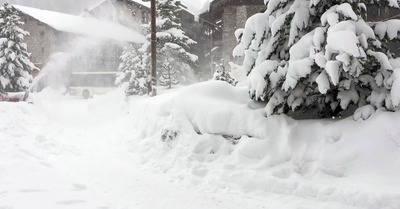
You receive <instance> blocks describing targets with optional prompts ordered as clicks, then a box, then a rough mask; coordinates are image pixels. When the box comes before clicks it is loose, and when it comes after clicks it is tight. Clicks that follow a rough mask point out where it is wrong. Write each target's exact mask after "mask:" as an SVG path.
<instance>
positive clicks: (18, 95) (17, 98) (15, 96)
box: [0, 92, 29, 102]
mask: <svg viewBox="0 0 400 209" xmlns="http://www.w3.org/2000/svg"><path fill="white" fill-rule="evenodd" d="M28 97H29V92H9V93H5V94H2V93H0V102H24V101H26V100H27V99H28Z"/></svg>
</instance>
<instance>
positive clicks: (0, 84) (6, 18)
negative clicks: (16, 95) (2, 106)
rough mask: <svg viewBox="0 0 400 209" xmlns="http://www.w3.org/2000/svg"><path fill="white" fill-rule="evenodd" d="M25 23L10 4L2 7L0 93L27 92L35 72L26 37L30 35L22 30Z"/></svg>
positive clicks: (0, 17) (0, 26)
mask: <svg viewBox="0 0 400 209" xmlns="http://www.w3.org/2000/svg"><path fill="white" fill-rule="evenodd" d="M23 24H24V23H23V22H22V21H21V18H20V17H19V14H18V11H17V10H16V9H14V8H13V7H12V6H11V5H10V4H9V3H7V2H6V3H4V4H3V5H2V6H1V7H0V93H4V92H18V91H27V90H28V88H29V87H30V85H31V83H32V80H33V78H32V75H31V73H32V72H33V70H39V69H38V68H36V67H35V66H34V64H33V63H32V62H31V61H30V59H29V56H30V54H29V53H28V50H27V45H26V43H24V42H23V41H24V37H25V36H28V35H29V33H28V32H27V31H24V30H23V29H21V28H20V26H21V25H23Z"/></svg>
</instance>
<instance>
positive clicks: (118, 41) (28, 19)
mask: <svg viewBox="0 0 400 209" xmlns="http://www.w3.org/2000/svg"><path fill="white" fill-rule="evenodd" d="M13 6H14V8H15V9H16V10H17V11H19V15H20V17H21V20H22V21H23V22H24V25H22V26H21V28H22V29H24V30H25V31H28V32H29V33H30V35H29V36H25V39H24V41H25V42H26V43H27V46H28V52H29V53H30V54H31V57H30V59H31V61H32V62H33V63H34V64H35V66H36V67H38V68H39V69H42V71H47V72H44V73H51V72H50V71H58V72H57V73H59V74H60V75H58V77H69V74H70V73H71V72H77V71H117V69H118V65H119V63H120V60H119V57H120V55H121V53H122V50H123V47H124V46H125V45H126V44H127V43H142V42H144V40H145V38H144V36H143V35H141V34H140V33H138V32H136V31H134V30H132V29H129V28H127V27H123V26H121V25H118V24H114V23H109V22H104V21H99V20H95V19H93V18H85V17H80V16H74V15H69V14H62V13H57V12H52V11H47V10H40V9H36V8H30V7H24V6H18V5H13ZM65 23H68V24H65ZM118 31H119V32H118ZM118 33H120V35H118ZM60 55H62V56H60ZM46 67H47V68H46ZM56 68H57V69H56ZM61 68H63V69H61ZM38 73H39V72H34V73H33V74H34V76H37V74H38ZM43 85H45V83H41V86H39V87H38V89H42V88H43Z"/></svg>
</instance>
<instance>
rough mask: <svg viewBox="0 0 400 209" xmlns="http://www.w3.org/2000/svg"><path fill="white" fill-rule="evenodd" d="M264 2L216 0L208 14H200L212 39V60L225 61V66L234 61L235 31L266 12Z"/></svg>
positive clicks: (259, 0)
mask: <svg viewBox="0 0 400 209" xmlns="http://www.w3.org/2000/svg"><path fill="white" fill-rule="evenodd" d="M266 8H267V7H266V5H265V4H264V0H214V1H212V2H211V4H210V8H209V10H208V11H207V12H205V13H202V14H200V18H199V21H200V22H201V23H202V24H203V25H204V28H205V33H206V35H208V36H209V38H210V45H209V48H210V51H211V55H210V56H213V57H212V60H219V59H224V62H225V66H228V63H229V62H230V61H233V60H234V58H233V56H232V51H233V49H234V48H235V47H236V45H237V40H236V37H235V31H236V30H237V29H239V28H244V26H245V24H246V21H247V19H248V18H249V17H251V16H252V15H254V14H256V13H259V12H264V11H265V10H266Z"/></svg>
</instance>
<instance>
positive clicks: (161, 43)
mask: <svg viewBox="0 0 400 209" xmlns="http://www.w3.org/2000/svg"><path fill="white" fill-rule="evenodd" d="M156 8H157V20H156V22H157V70H158V80H159V84H160V85H162V86H169V87H170V88H171V85H175V84H178V83H179V82H180V81H184V80H185V79H187V75H188V74H191V73H190V71H192V70H193V68H194V67H195V66H196V62H197V60H198V57H197V56H196V55H194V54H192V53H190V52H189V51H190V48H191V47H193V45H195V44H196V42H195V41H194V40H192V39H190V38H189V37H188V36H186V35H185V32H184V31H183V30H182V26H181V23H180V18H179V12H180V11H181V7H180V2H178V1H175V0H165V1H157V5H156ZM144 28H145V29H146V30H147V31H149V35H148V36H147V42H146V43H145V44H144V45H143V47H142V49H141V50H142V51H143V52H144V54H145V55H144V59H145V62H146V63H147V64H148V65H150V56H151V54H150V47H151V42H150V41H151V35H150V24H149V25H145V26H144Z"/></svg>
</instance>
